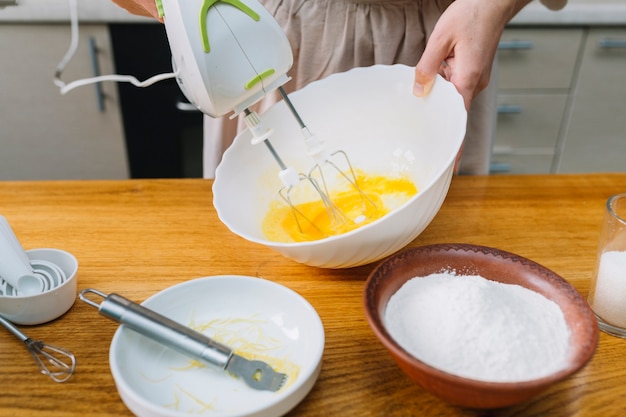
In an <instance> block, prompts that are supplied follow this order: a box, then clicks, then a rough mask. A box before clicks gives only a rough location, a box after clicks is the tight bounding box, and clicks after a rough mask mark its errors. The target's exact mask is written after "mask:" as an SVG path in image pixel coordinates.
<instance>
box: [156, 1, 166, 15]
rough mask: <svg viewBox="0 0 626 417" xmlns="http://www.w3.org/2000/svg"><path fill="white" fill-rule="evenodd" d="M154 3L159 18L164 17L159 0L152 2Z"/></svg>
mask: <svg viewBox="0 0 626 417" xmlns="http://www.w3.org/2000/svg"><path fill="white" fill-rule="evenodd" d="M154 2H155V3H156V7H157V12H159V17H160V18H161V19H162V18H163V16H165V12H164V11H163V3H162V2H161V0H154Z"/></svg>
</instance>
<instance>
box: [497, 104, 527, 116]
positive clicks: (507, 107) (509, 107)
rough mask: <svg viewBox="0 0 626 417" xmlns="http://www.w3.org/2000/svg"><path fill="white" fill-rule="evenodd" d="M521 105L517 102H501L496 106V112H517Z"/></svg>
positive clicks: (520, 109) (520, 110)
mask: <svg viewBox="0 0 626 417" xmlns="http://www.w3.org/2000/svg"><path fill="white" fill-rule="evenodd" d="M521 112H522V106H520V105H519V104H501V105H499V106H498V114H519V113H521Z"/></svg>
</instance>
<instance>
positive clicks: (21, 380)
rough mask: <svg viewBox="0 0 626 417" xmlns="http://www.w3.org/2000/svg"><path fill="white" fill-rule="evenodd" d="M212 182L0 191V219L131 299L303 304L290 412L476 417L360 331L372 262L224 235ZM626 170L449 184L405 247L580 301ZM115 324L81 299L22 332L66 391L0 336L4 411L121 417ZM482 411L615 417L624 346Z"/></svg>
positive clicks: (94, 282)
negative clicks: (303, 349) (517, 258)
mask: <svg viewBox="0 0 626 417" xmlns="http://www.w3.org/2000/svg"><path fill="white" fill-rule="evenodd" d="M211 185H212V182H211V181H209V180H200V179H190V180H126V181H49V182H0V214H2V215H3V216H5V217H6V218H7V220H8V221H9V223H10V224H11V226H12V228H13V230H14V232H15V233H16V235H17V236H18V238H19V240H20V242H21V243H22V245H23V246H24V247H25V248H26V249H34V248H43V247H53V248H59V249H63V250H66V251H69V252H71V253H72V254H74V255H75V256H76V257H77V259H78V261H79V272H78V288H79V290H81V289H84V288H96V289H99V290H101V291H104V292H107V293H108V292H117V293H120V294H122V295H124V296H126V297H127V298H130V299H132V300H135V301H137V302H141V301H143V300H144V299H146V298H148V297H149V296H151V295H153V294H154V293H156V292H158V291H161V290H163V289H165V288H167V287H169V286H171V285H173V284H176V283H179V282H182V281H185V280H189V279H193V278H198V277H204V276H211V275H224V274H227V275H228V274H234V275H248V276H255V277H263V278H266V279H270V280H273V281H276V282H279V283H281V284H284V285H286V286H288V287H289V288H292V289H293V290H295V291H297V292H298V293H300V294H301V295H303V296H304V297H305V298H306V299H307V300H308V301H309V302H310V303H311V304H312V305H313V306H314V307H315V309H316V310H317V312H318V313H319V315H320V317H321V318H322V321H323V324H324V328H325V331H326V347H325V353H324V358H323V367H322V372H321V375H320V378H319V379H318V381H317V383H316V385H315V387H314V388H313V390H312V391H311V393H310V394H309V395H308V396H307V397H306V398H305V399H304V401H302V403H301V404H300V405H298V406H297V407H296V408H295V409H294V410H293V411H292V412H291V413H290V414H289V416H321V417H327V416H331V415H332V416H381V417H383V416H385V417H387V416H389V417H391V416H479V415H487V413H485V412H478V411H472V410H464V409H460V408H456V407H453V406H450V405H448V404H446V403H444V402H443V401H441V400H439V399H438V398H436V397H433V396H432V395H430V394H428V393H427V392H425V391H424V390H422V389H421V388H420V387H419V386H417V385H415V384H414V383H413V382H411V381H410V380H409V379H408V378H407V377H406V376H404V374H403V373H402V372H401V371H400V370H399V368H398V367H397V366H396V365H395V363H394V362H393V360H392V359H391V357H390V356H389V355H388V353H387V351H386V350H385V349H384V348H383V346H382V344H381V343H379V341H378V340H377V339H376V338H375V336H374V334H373V332H372V331H371V329H370V328H369V326H368V324H367V322H366V321H365V316H364V314H363V307H362V291H363V285H364V282H365V280H366V278H367V276H368V274H369V272H370V271H371V269H372V268H373V265H368V266H362V267H358V268H351V269H340V270H327V269H318V268H313V267H308V266H305V265H300V264H297V263H295V262H293V261H291V260H288V259H286V258H284V257H282V256H281V255H279V254H276V253H274V252H272V251H270V250H269V249H266V248H265V247H263V246H260V245H257V244H253V243H250V242H247V241H246V240H244V239H242V238H240V237H238V236H237V235H235V234H233V233H232V232H230V231H229V230H228V229H227V228H226V227H225V226H224V225H223V224H222V223H221V222H220V221H219V219H218V218H217V215H216V213H215V210H214V209H213V206H212V194H211ZM624 191H626V174H591V175H589V174H588V175H574V174H572V175H545V176H544V175H539V176H486V177H471V176H470V177H463V176H460V177H455V178H453V180H452V184H451V188H450V191H449V193H448V196H447V198H446V200H445V202H444V204H443V207H442V208H441V210H440V212H439V213H438V214H437V216H436V217H435V219H434V220H433V222H432V223H431V224H430V225H429V227H428V228H427V229H426V230H425V231H424V232H423V233H422V234H421V235H420V236H418V237H417V238H416V239H415V240H414V241H413V242H412V243H411V244H410V245H411V246H419V245H425V244H431V243H472V244H479V245H485V246H492V247H495V248H499V249H503V250H506V251H509V252H513V253H516V254H518V255H521V256H524V257H527V258H529V259H532V260H534V261H536V262H538V263H540V264H542V265H544V266H546V267H547V268H549V269H552V270H553V271H555V272H556V273H558V274H559V275H561V276H562V277H563V278H565V279H566V280H568V281H569V282H570V283H572V284H573V285H574V286H575V287H576V288H577V289H578V290H579V291H580V292H581V293H582V294H583V295H584V296H586V295H587V292H588V289H589V279H590V276H591V273H592V270H593V267H594V262H595V255H596V246H597V242H598V237H599V231H600V222H601V219H602V215H603V210H604V204H605V201H606V199H607V198H608V197H609V196H610V195H612V194H615V193H618V192H624ZM116 328H117V324H116V323H114V322H112V321H110V320H107V319H105V318H103V317H102V316H100V315H98V314H97V312H96V311H95V310H94V309H93V308H92V307H89V306H87V305H86V304H84V303H82V302H80V301H77V302H76V303H75V304H74V306H73V307H72V308H71V309H70V311H68V312H67V313H66V314H65V315H63V316H62V317H60V318H59V319H57V320H55V321H53V322H50V323H46V324H43V325H37V326H23V327H22V330H23V331H24V332H25V333H27V334H28V335H29V336H31V337H32V338H33V339H39V340H44V341H46V342H48V343H51V344H55V345H60V346H63V347H66V348H68V349H70V350H71V351H73V352H74V353H75V354H76V356H77V360H78V366H77V371H76V374H75V375H74V376H73V377H72V379H70V381H68V382H66V383H64V384H57V383H54V382H52V381H51V380H50V379H48V378H47V377H45V376H43V375H41V374H39V373H38V372H37V370H36V368H35V365H34V363H33V362H32V359H31V357H30V355H29V354H28V353H27V351H26V349H25V347H24V346H23V344H22V343H21V342H20V341H18V340H17V339H16V338H15V337H14V336H12V335H11V334H10V333H8V332H5V331H4V330H2V329H0V416H20V417H21V416H44V417H48V416H64V417H71V416H81V417H82V416H96V417H105V416H107V417H113V416H115V417H121V416H130V415H131V413H130V411H129V410H128V409H127V408H126V407H125V405H124V404H123V403H122V401H121V400H120V398H119V396H118V393H117V391H116V388H115V383H114V381H113V378H112V376H111V373H110V371H109V364H108V352H109V344H110V341H111V338H112V336H113V333H114V332H115V330H116ZM488 414H489V415H494V416H603V417H604V416H622V415H626V340H623V339H619V338H615V337H612V336H608V335H606V334H601V337H600V343H599V346H598V349H597V351H596V354H595V356H594V357H593V359H592V360H591V362H590V363H589V364H588V365H587V366H586V367H585V368H584V369H583V370H582V371H580V372H579V373H577V374H576V375H574V376H573V377H572V378H570V379H568V380H567V381H565V382H563V383H561V384H558V385H556V386H554V387H552V388H551V389H549V390H548V391H547V392H545V393H544V394H542V395H541V396H539V397H536V398H535V399H533V400H531V401H528V402H526V403H524V404H521V405H519V406H515V407H512V408H508V409H504V410H498V411H493V412H490V413H488Z"/></svg>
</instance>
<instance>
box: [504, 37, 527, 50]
mask: <svg viewBox="0 0 626 417" xmlns="http://www.w3.org/2000/svg"><path fill="white" fill-rule="evenodd" d="M534 47H535V44H534V43H533V42H532V41H523V40H517V39H514V40H510V41H500V43H499V44H498V49H500V50H505V51H511V50H519V49H533V48H534Z"/></svg>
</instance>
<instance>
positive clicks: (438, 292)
mask: <svg viewBox="0 0 626 417" xmlns="http://www.w3.org/2000/svg"><path fill="white" fill-rule="evenodd" d="M384 321H385V326H386V327H387V331H388V332H389V334H390V335H391V336H392V337H393V338H394V339H395V340H396V342H397V343H398V344H399V345H400V346H402V347H403V348H404V349H405V350H406V351H407V352H409V353H410V354H412V355H413V356H415V357H416V358H418V359H419V360H421V361H423V362H425V363H427V364H429V365H431V366H433V367H435V368H438V369H440V370H443V371H446V372H448V373H451V374H455V375H458V376H462V377H466V378H471V379H477V380H483V381H492V382H517V381H526V380H531V379H535V378H540V377H543V376H546V375H549V374H552V373H553V372H555V371H558V370H560V369H562V368H563V367H564V366H565V365H566V363H567V353H568V343H569V335H570V332H569V328H568V327H567V323H566V322H565V318H564V316H563V312H562V311H561V309H560V308H559V306H558V305H557V304H556V303H554V302H553V301H551V300H548V299H547V298H546V297H544V296H543V295H541V294H539V293H537V292H534V291H531V290H529V289H526V288H524V287H521V286H519V285H511V284H503V283H499V282H495V281H490V280H487V279H485V278H483V277H480V276H458V275H455V274H453V273H442V274H433V275H429V276H427V277H416V278H413V279H411V280H409V281H408V282H406V283H405V284H404V285H403V286H402V287H401V288H400V289H399V290H398V291H397V292H396V293H395V294H394V295H393V296H392V297H391V298H390V300H389V302H388V304H387V308H386V311H385V317H384Z"/></svg>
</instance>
